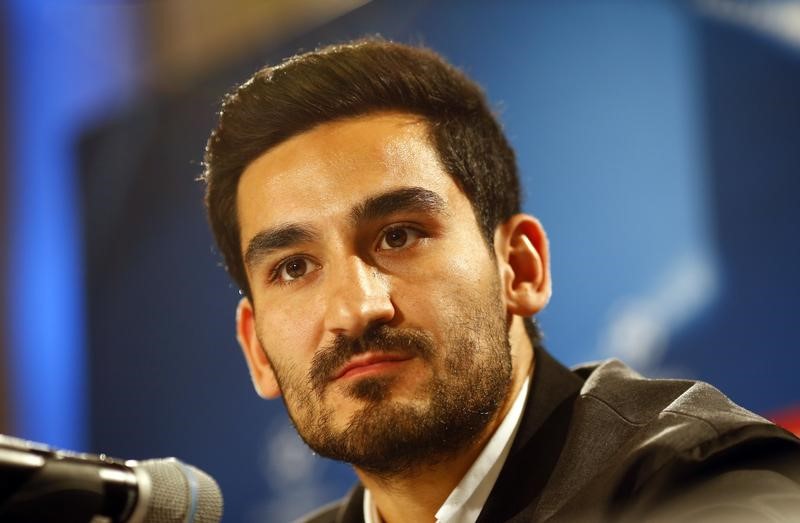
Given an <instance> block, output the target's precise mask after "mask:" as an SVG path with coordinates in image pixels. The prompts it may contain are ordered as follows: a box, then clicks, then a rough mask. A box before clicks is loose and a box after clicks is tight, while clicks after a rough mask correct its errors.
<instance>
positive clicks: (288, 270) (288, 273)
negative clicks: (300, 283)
mask: <svg viewBox="0 0 800 523" xmlns="http://www.w3.org/2000/svg"><path fill="white" fill-rule="evenodd" d="M306 272H308V262H307V261H306V260H304V259H303V258H295V259H293V260H289V261H287V262H286V263H285V264H284V265H283V268H282V269H281V271H280V274H279V276H280V279H281V280H283V281H289V280H295V279H297V278H300V277H302V276H305V274H306Z"/></svg>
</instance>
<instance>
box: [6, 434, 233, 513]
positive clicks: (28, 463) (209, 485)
mask: <svg viewBox="0 0 800 523" xmlns="http://www.w3.org/2000/svg"><path fill="white" fill-rule="evenodd" d="M221 518H222V494H221V492H220V490H219V487H218V486H217V483H216V482H215V481H214V479H213V478H212V477H211V476H209V475H208V474H206V473H205V472H203V471H202V470H200V469H197V468H195V467H193V466H191V465H187V464H185V463H182V462H180V461H178V460H177V459H175V458H167V459H151V460H147V461H132V460H129V461H120V460H116V459H113V458H109V457H108V456H106V455H105V454H100V455H92V454H83V453H76V452H69V451H64V450H56V449H51V448H50V447H47V446H46V445H42V444H39V443H34V442H31V441H26V440H22V439H18V438H12V437H10V436H4V435H2V434H0V521H13V522H16V523H50V522H56V521H57V522H59V523H112V522H113V523H117V522H119V523H123V522H124V523H173V522H174V523H178V522H180V523H218V522H219V521H220V519H221Z"/></svg>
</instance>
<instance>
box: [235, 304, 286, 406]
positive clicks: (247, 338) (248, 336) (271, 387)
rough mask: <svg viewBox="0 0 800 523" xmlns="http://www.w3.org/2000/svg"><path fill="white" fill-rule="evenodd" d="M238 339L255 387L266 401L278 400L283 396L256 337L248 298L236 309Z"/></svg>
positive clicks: (265, 354) (253, 317)
mask: <svg viewBox="0 0 800 523" xmlns="http://www.w3.org/2000/svg"><path fill="white" fill-rule="evenodd" d="M236 339H237V340H238V341H239V346H240V347H241V348H242V352H243V353H244V359H245V360H246V361H247V366H248V368H249V369H250V378H251V379H252V380H253V387H255V389H256V392H257V393H258V395H259V396H261V397H262V398H264V399H272V398H277V397H278V396H280V395H281V389H280V387H279V386H278V380H277V379H275V372H274V371H273V370H272V365H271V364H270V362H269V358H267V353H266V352H265V351H264V347H262V346H261V342H260V341H259V340H258V336H256V317H255V313H254V312H253V306H252V305H251V303H250V300H249V299H248V298H242V299H241V300H239V306H238V307H236Z"/></svg>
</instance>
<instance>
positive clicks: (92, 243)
mask: <svg viewBox="0 0 800 523" xmlns="http://www.w3.org/2000/svg"><path fill="white" fill-rule="evenodd" d="M365 34H381V35H383V36H385V37H388V38H392V39H396V40H399V41H403V42H410V43H421V44H424V45H427V46H430V47H432V48H433V49H435V50H437V51H439V52H440V53H442V54H443V55H444V56H446V57H447V58H448V59H449V60H450V61H452V62H453V63H455V64H456V65H458V66H460V67H462V68H463V69H464V70H465V71H466V72H467V73H468V74H469V75H471V76H472V77H473V78H474V79H476V80H477V81H478V82H479V83H481V85H483V86H484V87H485V89H486V91H487V93H488V96H489V98H490V100H491V101H492V103H493V105H494V107H495V108H496V109H497V111H498V114H499V115H500V118H501V120H502V121H503V123H504V126H505V128H506V131H507V134H508V136H509V137H510V139H511V141H512V143H513V145H514V146H515V148H516V150H517V153H518V159H519V165H520V171H521V175H522V177H523V184H524V186H525V189H526V195H525V205H524V207H525V210H526V211H527V212H530V213H532V214H535V215H536V216H538V217H539V218H540V219H541V220H542V222H543V223H544V225H545V227H546V228H547V230H548V231H549V234H550V241H551V247H552V252H553V279H554V293H553V299H552V302H551V304H550V306H549V307H548V308H547V310H546V311H545V312H544V313H542V314H541V315H540V323H541V325H542V327H543V329H544V331H545V334H546V345H547V347H548V348H549V350H550V351H551V352H552V353H553V354H554V355H555V356H557V357H558V358H559V359H561V360H562V361H563V362H564V363H566V364H570V365H572V364H577V363H579V362H583V361H587V360H596V359H603V358H609V357H620V358H622V359H624V360H625V361H627V362H629V363H630V364H631V365H633V366H634V367H635V368H637V369H638V370H640V371H642V372H644V373H646V374H648V375H650V376H674V377H688V378H696V379H703V380H706V381H710V382H711V383H713V384H715V385H716V386H717V387H719V388H720V389H722V390H723V391H724V392H725V393H726V394H728V395H729V396H730V397H731V398H732V399H733V400H734V401H736V402H738V403H740V404H742V405H743V406H745V407H747V408H749V409H751V410H754V411H756V412H758V413H760V414H762V415H764V416H767V417H770V418H772V419H774V420H776V421H778V422H779V423H781V424H783V425H784V426H786V427H788V428H790V429H792V430H795V431H798V432H800V384H799V383H800V380H798V377H797V376H798V368H800V367H798V363H797V359H796V353H797V350H796V345H797V342H796V338H795V331H796V330H797V324H798V321H797V319H796V317H797V316H798V309H797V302H798V298H800V275H799V274H798V273H799V271H798V261H800V246H799V245H800V235H799V234H798V232H800V231H799V230H798V229H800V204H799V202H800V3H798V2H786V1H763V2H756V1H745V0H707V1H706V0H703V1H688V0H687V1H666V0H664V1H655V0H653V1H641V0H629V1H623V0H593V1H569V0H557V1H556V0H553V1H525V2H523V1H522V0H520V1H507V2H478V1H466V2H464V1H461V2H456V1H435V2H434V1H432V0H405V1H384V0H373V1H367V0H272V1H257V0H228V1H226V2H217V1H214V0H169V1H155V0H153V1H135V2H134V1H131V2H123V1H121V0H120V1H111V0H108V1H103V0H93V1H92V0H70V1H66V2H62V1H57V0H6V1H4V2H0V72H1V75H2V82H0V122H1V123H2V128H1V129H0V196H1V198H0V246H1V247H0V275H1V276H2V278H1V279H0V290H2V294H3V300H2V301H0V433H4V434H10V435H15V436H19V437H22V438H27V439H33V440H37V441H42V442H46V443H48V444H50V445H54V446H60V447H65V448H69V449H73V450H81V451H91V452H106V453H108V454H110V455H113V456H118V457H123V458H149V457H162V456H173V455H174V456H177V457H179V458H181V459H183V460H185V461H187V462H189V463H192V464H195V465H197V466H199V467H200V468H202V469H204V470H206V471H208V472H209V473H210V474H212V475H213V476H214V477H215V478H217V480H218V481H219V483H220V485H221V487H222V490H223V493H224V496H225V502H226V508H225V518H224V520H225V521H232V522H238V521H242V522H256V521H287V520H290V519H292V518H293V517H296V516H298V515H300V514H302V513H303V512H305V511H307V510H308V509H310V508H312V507H315V506H317V505H319V504H320V503H322V502H324V501H327V500H330V499H334V498H336V497H339V496H341V495H343V494H344V493H345V492H346V491H347V490H348V488H349V487H350V485H351V484H352V482H353V478H354V476H353V475H352V473H351V472H350V471H349V470H348V468H347V467H345V466H343V465H340V464H336V463H332V462H330V461H327V460H322V459H320V458H317V457H315V456H313V455H312V453H311V452H310V451H309V450H307V449H306V448H305V447H304V446H303V444H302V443H301V442H300V441H299V439H298V438H297V436H296V435H295V433H294V430H293V429H292V428H291V426H290V425H289V423H288V421H287V418H286V415H285V413H284V409H283V405H282V404H281V403H280V402H265V401H262V400H260V399H258V398H257V396H256V395H255V393H254V392H253V390H252V388H251V385H250V380H249V377H248V374H247V370H246V367H245V364H244V361H243V359H242V357H241V355H240V353H239V349H238V347H237V346H236V342H235V339H234V324H233V318H234V307H235V304H236V302H237V300H238V292H237V289H236V288H234V287H233V286H232V284H231V283H230V281H229V280H228V278H227V276H226V275H225V273H224V271H223V269H222V268H221V267H220V259H219V256H218V255H217V253H216V251H215V248H214V245H213V239H212V237H211V235H210V233H209V231H208V228H207V226H206V223H205V217H204V214H203V208H202V203H201V198H202V192H203V188H202V186H201V185H200V184H199V183H198V182H196V178H197V176H198V175H199V174H200V173H201V170H202V166H201V159H202V154H203V148H204V144H205V140H206V138H207V136H208V133H209V131H210V129H211V128H212V127H213V125H214V124H215V121H216V111H217V110H218V106H219V102H220V100H221V98H222V96H223V94H224V93H225V92H226V91H227V90H228V89H230V88H232V87H233V86H234V85H236V84H237V83H238V82H241V81H243V80H244V79H246V78H247V77H248V76H249V75H250V74H251V73H252V72H254V71H255V70H257V69H258V68H259V67H260V66H262V65H264V64H273V63H275V62H277V61H279V60H280V59H282V58H284V57H286V56H289V55H291V54H293V53H295V52H296V51H298V50H310V49H313V48H315V47H317V46H318V45H321V44H327V43H331V42H337V41H343V40H346V39H349V38H353V37H358V36H362V35H365Z"/></svg>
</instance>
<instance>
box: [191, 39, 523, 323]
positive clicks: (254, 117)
mask: <svg viewBox="0 0 800 523" xmlns="http://www.w3.org/2000/svg"><path fill="white" fill-rule="evenodd" d="M385 111H399V112H405V113H410V114H414V115H418V116H421V117H422V118H423V120H424V121H425V122H426V123H427V128H428V133H429V139H430V140H431V143H432V145H433V147H434V148H435V150H436V151H437V153H438V156H439V160H440V161H441V163H442V166H443V167H444V169H445V171H446V172H447V173H448V174H450V176H452V177H453V179H454V181H455V182H456V184H457V185H458V186H459V188H460V189H461V190H462V191H464V194H465V195H466V196H467V198H468V199H469V201H470V203H471V204H472V209H473V211H474V213H475V216H476V218H477V221H478V224H479V225H480V227H481V231H482V233H483V236H484V239H485V240H486V242H487V245H488V246H489V249H490V251H491V252H494V251H493V249H492V244H493V240H494V231H495V229H496V228H497V226H498V225H499V224H501V223H503V222H505V221H506V220H507V219H508V218H510V217H511V216H512V215H513V214H515V213H518V212H519V211H520V185H519V177H518V175H517V166H516V160H515V157H514V151H513V150H512V149H511V146H510V145H509V143H508V141H507V140H506V137H505V135H504V134H503V131H502V129H501V127H500V124H499V123H498V121H497V119H496V118H495V116H494V115H493V114H492V111H491V110H490V108H489V105H488V103H487V101H486V97H485V95H484V94H483V91H482V90H481V88H480V87H479V86H478V85H477V84H476V83H475V82H473V81H472V80H470V79H469V78H468V77H467V76H466V75H465V74H464V73H462V72H461V71H460V70H459V69H457V68H455V67H453V66H452V65H450V64H448V63H447V62H445V61H444V60H443V59H442V58H441V57H440V56H439V55H437V54H436V53H434V52H433V51H431V50H429V49H425V48H420V47H412V46H408V45H403V44H398V43H395V42H390V41H387V40H383V39H380V38H367V39H361V40H357V41H353V42H350V43H346V44H341V45H331V46H327V47H323V48H320V49H317V50H315V51H311V52H308V53H304V54H300V55H297V56H293V57H291V58H288V59H287V60H285V61H284V62H283V63H281V64H279V65H276V66H274V67H265V68H263V69H261V70H260V71H258V72H257V73H255V74H254V75H253V76H252V77H251V78H250V79H249V80H247V81H246V82H245V83H243V84H242V85H240V86H239V87H237V88H236V89H234V90H233V91H232V92H231V93H229V94H228V95H227V96H226V97H225V99H224V101H223V104H222V109H221V110H220V113H219V124H218V125H217V127H216V128H215V129H214V131H213V132H212V134H211V137H210V138H209V140H208V144H207V145H206V153H205V162H204V163H205V172H204V174H203V179H204V180H205V182H206V184H207V185H206V196H205V202H206V208H207V210H208V218H209V221H210V223H211V228H212V229H213V232H214V235H215V237H216V240H217V244H218V246H219V249H220V251H222V255H223V256H224V258H225V265H226V269H227V271H228V273H229V274H230V275H231V277H232V278H233V279H234V280H235V282H236V283H237V284H238V285H239V287H240V289H241V290H242V291H243V292H244V293H245V294H246V295H247V296H250V286H249V282H248V281H247V274H246V272H245V268H244V262H243V259H242V252H241V247H240V241H241V238H240V229H239V222H238V215H237V209H236V191H237V187H238V183H239V178H240V176H241V174H242V172H243V171H244V169H245V168H246V167H247V166H248V165H249V164H250V163H251V162H253V161H254V160H255V159H256V158H258V157H259V156H261V155H262V154H263V153H264V152H266V151H267V150H269V149H270V148H272V147H274V146H276V145H278V144H280V143H281V142H283V141H285V140H287V139H288V138H291V137H292V136H295V135H297V134H300V133H302V132H304V131H307V130H310V129H311V128H313V127H315V126H317V125H319V124H322V123H326V122H331V121H335V120H342V119H346V118H351V117H356V116H362V115H366V114H371V113H378V112H385ZM528 330H529V332H530V331H531V329H530V325H529V329H528ZM532 338H533V337H532Z"/></svg>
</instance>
